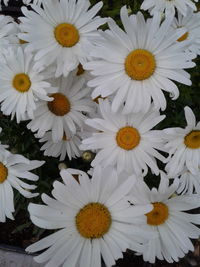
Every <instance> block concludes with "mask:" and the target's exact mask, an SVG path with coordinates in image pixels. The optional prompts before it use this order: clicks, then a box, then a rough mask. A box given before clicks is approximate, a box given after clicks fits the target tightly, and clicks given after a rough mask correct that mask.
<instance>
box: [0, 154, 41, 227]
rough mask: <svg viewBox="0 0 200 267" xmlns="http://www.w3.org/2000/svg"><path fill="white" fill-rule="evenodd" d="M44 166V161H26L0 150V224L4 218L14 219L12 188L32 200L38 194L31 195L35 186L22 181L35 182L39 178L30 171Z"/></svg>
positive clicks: (19, 156)
mask: <svg viewBox="0 0 200 267" xmlns="http://www.w3.org/2000/svg"><path fill="white" fill-rule="evenodd" d="M43 164H44V161H37V160H32V161H31V160H28V159H27V158H25V157H23V156H21V155H18V154H11V153H10V152H9V151H7V150H4V151H2V150H1V153H0V200H1V201H0V222H5V221H6V217H8V218H9V219H12V220H13V219H14V218H13V215H12V213H13V212H14V211H15V209H14V195H13V188H15V189H16V190H17V191H19V193H20V194H22V195H23V196H24V197H26V198H32V197H35V196H37V195H38V193H31V191H30V190H34V189H35V188H36V186H35V185H32V184H31V185H30V184H28V183H25V182H24V181H23V180H21V178H22V179H27V180H30V181H37V180H38V179H39V177H38V176H37V175H35V174H33V173H31V172H29V171H30V170H33V169H36V168H38V167H40V166H42V165H43Z"/></svg>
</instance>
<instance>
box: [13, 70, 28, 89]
mask: <svg viewBox="0 0 200 267" xmlns="http://www.w3.org/2000/svg"><path fill="white" fill-rule="evenodd" d="M13 87H14V88H15V89H16V90H17V91H19V92H20V93H24V92H27V91H28V90H29V88H30V87H31V81H30V78H29V76H28V75H27V74H25V73H19V74H16V75H15V77H14V79H13Z"/></svg>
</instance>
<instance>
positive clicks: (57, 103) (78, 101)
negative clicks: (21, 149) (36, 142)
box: [27, 74, 93, 142]
mask: <svg viewBox="0 0 200 267" xmlns="http://www.w3.org/2000/svg"><path fill="white" fill-rule="evenodd" d="M84 83H85V80H84V79H77V77H75V76H74V75H73V74H72V75H69V76H68V77H67V78H65V77H63V76H62V77H60V78H58V79H56V80H54V84H55V85H56V87H58V88H59V91H58V92H57V93H54V94H51V95H50V96H51V97H53V101H49V102H47V101H40V102H39V103H38V105H37V110H36V111H35V113H34V116H35V119H33V120H32V121H31V122H30V123H29V124H28V125H27V127H28V128H29V129H31V130H32V131H33V132H35V131H38V132H37V136H38V137H43V136H44V134H45V132H47V131H49V130H52V139H53V142H58V141H60V140H62V138H63V136H64V134H65V135H66V136H71V135H72V134H75V133H76V131H77V129H78V127H79V128H80V127H81V126H82V125H83V122H84V120H85V119H86V116H85V115H83V113H82V112H92V105H93V103H92V101H91V99H90V97H89V92H90V89H89V88H87V87H86V88H85V87H84Z"/></svg>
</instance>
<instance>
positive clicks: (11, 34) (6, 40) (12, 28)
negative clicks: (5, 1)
mask: <svg viewBox="0 0 200 267" xmlns="http://www.w3.org/2000/svg"><path fill="white" fill-rule="evenodd" d="M0 10H1V5H0ZM15 33H16V23H15V22H14V20H13V18H12V17H10V16H5V15H0V49H1V50H2V49H3V48H7V47H8V45H12V44H13V43H15V42H16V40H17V38H16V36H15ZM1 52H2V51H1Z"/></svg>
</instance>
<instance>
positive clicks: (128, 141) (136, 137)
mask: <svg viewBox="0 0 200 267" xmlns="http://www.w3.org/2000/svg"><path fill="white" fill-rule="evenodd" d="M116 141H117V144H118V146H119V147H121V148H123V149H125V150H131V149H133V148H135V147H136V146H137V145H138V144H139V143H140V134H139V132H138V130H137V129H135V128H133V127H130V126H127V127H123V128H121V129H120V130H119V131H118V132H117V135H116Z"/></svg>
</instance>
